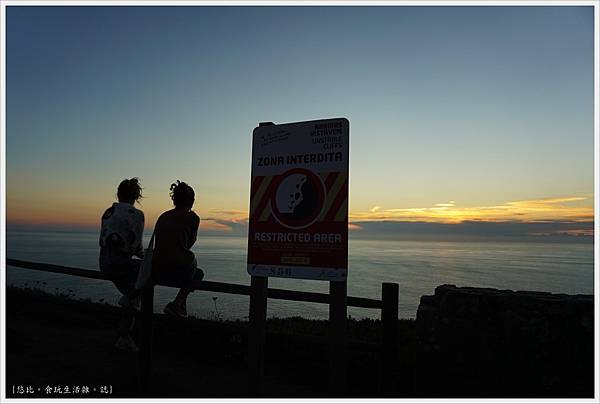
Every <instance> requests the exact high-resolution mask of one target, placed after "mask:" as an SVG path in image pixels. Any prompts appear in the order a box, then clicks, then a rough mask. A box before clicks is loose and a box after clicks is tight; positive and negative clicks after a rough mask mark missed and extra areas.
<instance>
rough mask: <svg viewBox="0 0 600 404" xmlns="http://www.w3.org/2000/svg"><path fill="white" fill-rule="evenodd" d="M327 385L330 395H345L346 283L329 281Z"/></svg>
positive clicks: (346, 362) (346, 359)
mask: <svg viewBox="0 0 600 404" xmlns="http://www.w3.org/2000/svg"><path fill="white" fill-rule="evenodd" d="M329 297H330V301H329V324H330V325H329V387H330V392H331V394H332V395H334V396H336V397H342V396H345V395H347V391H346V388H347V364H348V357H347V352H346V349H347V347H346V328H347V324H346V323H347V304H346V300H347V284H346V281H345V280H344V281H342V282H333V281H330V282H329Z"/></svg>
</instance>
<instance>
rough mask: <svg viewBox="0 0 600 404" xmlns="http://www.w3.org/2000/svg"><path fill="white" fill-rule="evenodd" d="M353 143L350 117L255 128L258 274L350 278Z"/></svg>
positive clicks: (252, 250) (253, 229)
mask: <svg viewBox="0 0 600 404" xmlns="http://www.w3.org/2000/svg"><path fill="white" fill-rule="evenodd" d="M348 141H349V123H348V120H347V119H344V118H338V119H325V120H319V121H308V122H298V123H290V124H284V125H269V126H259V127H257V128H256V129H254V133H253V143H252V183H251V186H250V224H249V234H248V273H250V275H254V276H276V277H285V278H303V279H323V280H333V281H343V280H345V279H346V276H347V272H348V154H349V153H348V151H349V149H348Z"/></svg>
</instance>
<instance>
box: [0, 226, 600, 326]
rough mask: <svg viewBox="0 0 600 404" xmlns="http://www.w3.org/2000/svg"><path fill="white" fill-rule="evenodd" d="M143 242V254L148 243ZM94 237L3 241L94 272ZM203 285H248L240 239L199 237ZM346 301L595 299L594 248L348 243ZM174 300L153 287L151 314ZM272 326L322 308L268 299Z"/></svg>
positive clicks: (197, 298) (77, 292)
mask: <svg viewBox="0 0 600 404" xmlns="http://www.w3.org/2000/svg"><path fill="white" fill-rule="evenodd" d="M148 238H149V237H148V235H146V237H145V241H144V245H146V244H147V242H148ZM98 251H99V247H98V234H97V233H86V232H77V233H75V232H73V233H69V232H16V231H9V232H7V237H6V252H7V257H8V258H14V259H21V260H26V261H35V262H43V263H49V264H57V265H64V266H70V267H78V268H85V269H90V270H96V271H97V270H98ZM193 251H194V253H195V254H196V256H197V259H198V265H199V266H200V267H201V268H202V269H203V270H204V272H205V274H206V275H205V279H206V280H211V281H219V282H229V283H237V284H244V285H249V284H250V276H249V275H248V273H247V272H246V238H245V237H235V236H200V237H198V241H197V242H196V244H195V245H194V247H193ZM348 260H349V264H348V266H349V269H348V295H349V296H358V297H367V298H374V299H379V298H381V284H382V283H383V282H396V283H398V284H399V285H400V302H399V313H400V317H401V318H414V317H415V316H416V311H417V307H418V305H419V299H420V297H421V296H422V295H428V294H433V291H434V289H435V287H436V286H438V285H441V284H454V285H457V286H474V287H490V288H499V289H512V290H534V291H546V292H554V293H569V294H593V280H594V248H593V244H592V243H573V242H563V243H561V242H552V243H546V242H521V241H519V242H517V241H514V242H492V241H469V242H467V241H444V242H441V241H391V240H385V241H382V240H360V239H351V240H350V241H349V253H348ZM7 284H8V285H14V286H21V287H23V286H25V287H38V288H40V289H43V290H46V291H48V292H50V293H57V294H60V293H62V294H70V295H73V296H74V297H75V298H80V299H89V300H92V301H96V302H103V303H108V304H116V302H117V301H118V299H119V297H120V294H119V293H118V291H117V290H116V288H115V287H114V286H113V285H112V284H111V283H110V282H107V281H103V280H94V279H85V278H79V277H74V276H69V275H62V274H51V273H46V272H41V271H35V270H27V269H21V268H14V267H10V266H9V267H7ZM269 287H274V288H283V289H292V290H303V291H312V292H324V293H327V291H328V288H329V285H328V282H324V281H311V280H295V279H281V278H270V279H269ZM175 293H176V290H175V289H173V288H165V287H160V286H158V287H156V292H155V300H154V302H155V307H154V309H155V311H157V312H158V311H162V309H163V307H164V305H165V304H166V303H167V302H169V301H170V300H172V299H173V297H174V295H175ZM248 304H249V298H248V296H239V295H230V294H222V293H214V292H205V291H198V292H195V293H193V294H191V295H190V297H189V298H188V312H189V313H190V314H193V315H195V316H197V317H202V318H213V319H245V318H247V316H248ZM348 314H349V315H351V316H352V317H354V318H365V317H368V318H379V316H380V312H379V311H378V310H375V309H360V308H352V307H350V308H349V309H348ZM267 315H268V316H269V317H290V316H302V317H305V318H320V319H324V318H327V316H328V308H327V306H326V305H323V304H316V303H302V302H293V301H283V300H274V299H270V300H269V303H268V312H267Z"/></svg>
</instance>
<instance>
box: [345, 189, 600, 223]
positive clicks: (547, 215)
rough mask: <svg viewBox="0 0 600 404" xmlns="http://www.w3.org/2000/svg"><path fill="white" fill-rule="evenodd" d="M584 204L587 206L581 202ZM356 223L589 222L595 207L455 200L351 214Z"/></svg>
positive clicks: (578, 199) (569, 201) (568, 201)
mask: <svg viewBox="0 0 600 404" xmlns="http://www.w3.org/2000/svg"><path fill="white" fill-rule="evenodd" d="M582 202H585V203H582ZM350 219H351V220H352V221H353V222H360V221H382V220H397V221H420V222H435V223H462V222H464V221H492V222H493V221H497V222H501V221H512V220H519V221H524V222H533V221H557V220H558V221H561V220H569V221H590V220H594V208H593V206H592V204H591V203H589V198H587V197H585V196H568V197H555V198H543V199H533V200H521V201H511V202H505V203H502V204H499V205H489V206H466V207H461V206H457V205H456V204H455V202H454V201H450V202H448V203H438V204H435V205H434V206H431V207H411V208H394V209H385V210H383V211H380V210H378V211H373V210H372V209H371V210H370V211H368V212H351V213H350Z"/></svg>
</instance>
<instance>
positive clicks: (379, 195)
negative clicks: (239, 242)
mask: <svg viewBox="0 0 600 404" xmlns="http://www.w3.org/2000/svg"><path fill="white" fill-rule="evenodd" d="M593 18H594V16H593V8H592V7H549V6H545V7H489V6H488V7H439V6H436V7H407V6H395V7H349V6H344V7H264V6H263V7H257V6H255V7H249V6H248V7H232V6H229V7H204V6H202V7H124V6H121V7H40V6H37V7H16V6H9V7H7V18H6V22H7V24H6V34H7V37H6V41H7V42H6V44H7V47H6V55H7V61H6V63H7V64H6V67H7V88H6V96H7V129H6V145H7V154H6V156H7V157H6V158H7V161H6V165H7V171H6V176H7V179H6V181H7V184H6V185H7V187H6V188H7V226H9V227H10V226H32V227H36V226H37V227H43V226H54V227H59V228H60V227H64V228H70V227H82V228H90V229H91V228H98V227H99V223H100V216H101V214H102V212H103V211H104V209H106V207H108V206H110V204H111V203H112V202H113V201H114V200H115V194H116V187H117V185H118V183H119V182H120V181H121V180H122V179H123V178H129V177H133V176H137V177H139V178H140V179H141V182H142V185H143V187H144V196H145V198H144V199H143V200H142V203H141V205H140V206H139V207H140V208H141V209H142V210H143V211H144V212H145V214H146V222H147V226H148V227H150V228H151V227H152V226H153V224H154V222H155V220H156V218H157V217H158V215H159V214H160V213H161V212H162V211H165V210H167V209H170V208H171V207H172V205H171V200H170V198H169V185H170V184H171V183H172V182H174V181H175V180H176V179H180V180H182V181H186V182H187V183H189V184H190V185H191V186H192V187H194V189H195V190H196V195H197V197H196V201H197V202H196V205H195V207H194V209H195V211H196V212H197V213H198V214H199V215H200V216H201V218H202V219H203V220H202V224H201V229H202V230H205V231H217V232H221V233H228V232H235V231H237V230H239V229H243V227H244V225H245V223H246V220H247V212H248V206H249V186H250V165H251V136H252V130H253V129H254V128H255V127H256V126H257V124H258V123H259V122H262V121H272V122H275V123H286V122H297V121H305V120H313V119H320V118H332V117H345V118H347V119H348V120H349V121H350V139H351V146H350V182H349V184H350V185H349V186H350V199H349V209H350V214H349V221H350V223H351V224H350V229H351V230H352V231H355V232H360V231H364V232H367V230H368V229H371V230H370V231H372V232H375V233H376V232H378V231H382V230H381V229H382V227H381V226H380V225H379V227H378V225H377V222H383V223H384V224H385V226H391V227H390V228H392V229H394V228H396V229H398V228H400V227H398V226H400V225H402V226H404V227H403V229H404V230H403V231H404V232H405V231H406V229H407V227H406V226H405V224H406V223H413V224H414V223H420V224H423V225H427V226H430V227H431V226H432V225H434V226H435V225H438V227H440V226H441V227H443V228H444V229H448V228H449V229H451V230H450V232H451V233H452V231H454V230H456V231H457V232H459V233H460V230H459V228H460V227H461V226H463V228H464V226H465V225H468V224H471V223H473V222H485V223H489V224H490V225H491V226H492V227H493V225H494V223H496V224H502V226H506V224H515V226H517V225H518V226H521V227H519V228H522V227H523V225H524V224H525V225H527V224H535V223H551V224H554V226H550V227H549V228H544V230H543V231H542V232H541V233H539V232H538V233H539V234H542V233H544V234H554V233H557V232H558V233H564V234H572V235H577V234H579V235H581V234H585V235H588V236H589V235H590V234H591V232H592V228H593V219H594V212H593V202H594V201H593V198H594V196H593V192H594V188H593V186H594V173H593V166H594V149H593V145H594V111H593V100H594V98H593V97H594V93H593V89H594V86H593V80H594V54H593V53H594V38H593V32H594V21H593ZM380 224H381V223H380ZM451 225H452V226H453V227H452V226H451ZM448 226H451V227H448ZM526 227H527V226H526ZM534 227H535V226H534ZM408 228H413V227H408ZM503 228H504V227H503ZM528 229H529V230H526V231H525V232H526V233H527V232H529V233H532V232H537V231H538V230H536V229H534V228H533V227H531V228H528ZM509 233H510V232H509ZM538 233H535V234H538ZM532 234H533V233H532Z"/></svg>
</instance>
